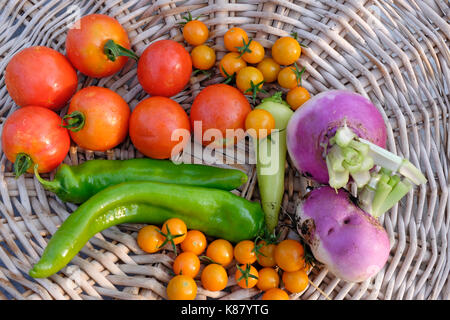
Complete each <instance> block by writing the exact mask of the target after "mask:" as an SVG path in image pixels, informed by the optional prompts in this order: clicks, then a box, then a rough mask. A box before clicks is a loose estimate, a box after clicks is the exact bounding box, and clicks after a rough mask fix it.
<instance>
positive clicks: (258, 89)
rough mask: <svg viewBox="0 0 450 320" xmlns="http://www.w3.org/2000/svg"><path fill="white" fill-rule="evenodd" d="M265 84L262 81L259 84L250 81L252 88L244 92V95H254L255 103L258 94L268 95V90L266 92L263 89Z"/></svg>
mask: <svg viewBox="0 0 450 320" xmlns="http://www.w3.org/2000/svg"><path fill="white" fill-rule="evenodd" d="M263 83H264V80H263V81H261V82H258V83H257V84H254V83H253V80H250V88H248V89H247V90H245V91H244V94H245V93H249V92H251V93H252V101H253V103H255V100H256V95H257V94H258V92H261V93H266V94H267V93H268V92H267V91H266V90H264V89H263V88H262V86H263Z"/></svg>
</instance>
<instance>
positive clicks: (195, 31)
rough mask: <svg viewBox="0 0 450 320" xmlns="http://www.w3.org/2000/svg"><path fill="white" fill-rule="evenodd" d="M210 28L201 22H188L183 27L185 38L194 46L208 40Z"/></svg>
mask: <svg viewBox="0 0 450 320" xmlns="http://www.w3.org/2000/svg"><path fill="white" fill-rule="evenodd" d="M208 36H209V31H208V27H207V26H206V25H205V24H204V23H203V22H201V21H199V20H191V21H188V22H187V23H186V24H185V25H184V27H183V37H184V40H186V42H187V43H189V44H190V45H192V46H199V45H201V44H203V43H205V42H206V40H208Z"/></svg>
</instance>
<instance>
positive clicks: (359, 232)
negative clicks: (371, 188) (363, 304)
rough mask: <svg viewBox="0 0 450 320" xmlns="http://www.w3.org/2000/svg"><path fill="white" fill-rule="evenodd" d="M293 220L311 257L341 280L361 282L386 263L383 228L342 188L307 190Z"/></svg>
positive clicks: (387, 240) (388, 244)
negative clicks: (309, 248)
mask: <svg viewBox="0 0 450 320" xmlns="http://www.w3.org/2000/svg"><path fill="white" fill-rule="evenodd" d="M296 220H297V229H298V232H299V233H300V235H301V236H302V237H303V238H304V239H305V241H306V242H307V243H308V244H309V246H310V247H311V251H312V253H313V255H314V257H315V258H316V259H317V260H318V261H319V262H321V263H323V264H325V265H326V266H327V267H328V269H329V270H330V271H331V272H332V273H334V274H335V275H336V276H337V277H339V278H341V279H343V280H346V281H349V282H361V281H364V280H366V279H368V278H370V277H372V276H374V275H375V274H377V273H378V272H379V271H380V270H381V269H382V268H383V267H384V265H385V264H386V262H387V259H388V257H389V251H390V243H389V237H388V235H387V232H386V230H385V229H384V228H383V227H382V226H381V225H380V223H379V222H378V220H377V219H375V218H374V217H372V216H371V215H369V214H368V213H366V212H364V211H363V210H361V209H360V208H359V207H358V206H357V205H356V204H355V199H354V198H353V197H352V196H351V195H350V193H348V191H346V190H345V189H339V190H338V191H337V192H336V191H335V190H334V189H333V188H331V187H328V186H323V187H320V188H318V189H315V190H313V191H311V192H310V193H309V194H308V195H307V196H306V198H305V199H304V200H303V201H302V202H301V203H300V204H299V205H298V207H297V212H296Z"/></svg>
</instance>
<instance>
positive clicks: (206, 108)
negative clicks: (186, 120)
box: [190, 84, 252, 146]
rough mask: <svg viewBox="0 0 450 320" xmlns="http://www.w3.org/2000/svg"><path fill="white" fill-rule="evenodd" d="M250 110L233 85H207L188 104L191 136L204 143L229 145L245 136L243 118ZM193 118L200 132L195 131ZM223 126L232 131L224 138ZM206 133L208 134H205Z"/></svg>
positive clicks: (224, 128)
mask: <svg viewBox="0 0 450 320" xmlns="http://www.w3.org/2000/svg"><path fill="white" fill-rule="evenodd" d="M250 111H252V109H251V107H250V103H249V102H248V101H247V98H245V96H244V95H243V94H242V93H241V92H240V91H239V90H238V89H236V88H235V87H232V86H229V85H227V84H213V85H210V86H208V87H206V88H204V89H203V90H202V91H201V92H200V93H199V94H198V95H197V96H196V97H195V99H194V102H193V104H192V107H191V117H190V118H191V126H192V128H193V129H194V138H196V139H197V140H198V141H199V142H201V143H202V144H203V145H205V146H206V145H209V144H213V145H215V146H224V145H232V144H234V143H236V142H237V141H238V140H239V139H241V138H243V137H244V136H245V131H244V127H245V118H246V117H247V115H248V114H249V113H250ZM196 121H201V122H200V123H198V124H197V126H198V125H199V124H201V132H200V130H198V131H199V132H196V124H195V122H196ZM209 129H216V130H214V131H213V130H209ZM227 129H228V130H232V131H231V132H229V135H228V138H227ZM207 130H209V131H208V132H207ZM205 133H206V135H205ZM210 133H211V134H212V136H208V135H209V134H210ZM230 133H231V134H232V135H231V136H230ZM200 135H201V136H200Z"/></svg>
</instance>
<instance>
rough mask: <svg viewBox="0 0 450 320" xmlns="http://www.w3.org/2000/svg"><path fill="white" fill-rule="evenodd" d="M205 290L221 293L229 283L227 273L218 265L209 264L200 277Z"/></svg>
mask: <svg viewBox="0 0 450 320" xmlns="http://www.w3.org/2000/svg"><path fill="white" fill-rule="evenodd" d="M200 280H201V282H202V286H203V288H205V289H206V290H209V291H221V290H223V289H225V288H226V286H227V283H228V275H227V271H226V270H225V268H224V267H222V266H221V265H218V264H216V263H211V264H208V265H207V266H206V267H205V268H204V269H203V271H202V274H201V276H200Z"/></svg>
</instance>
